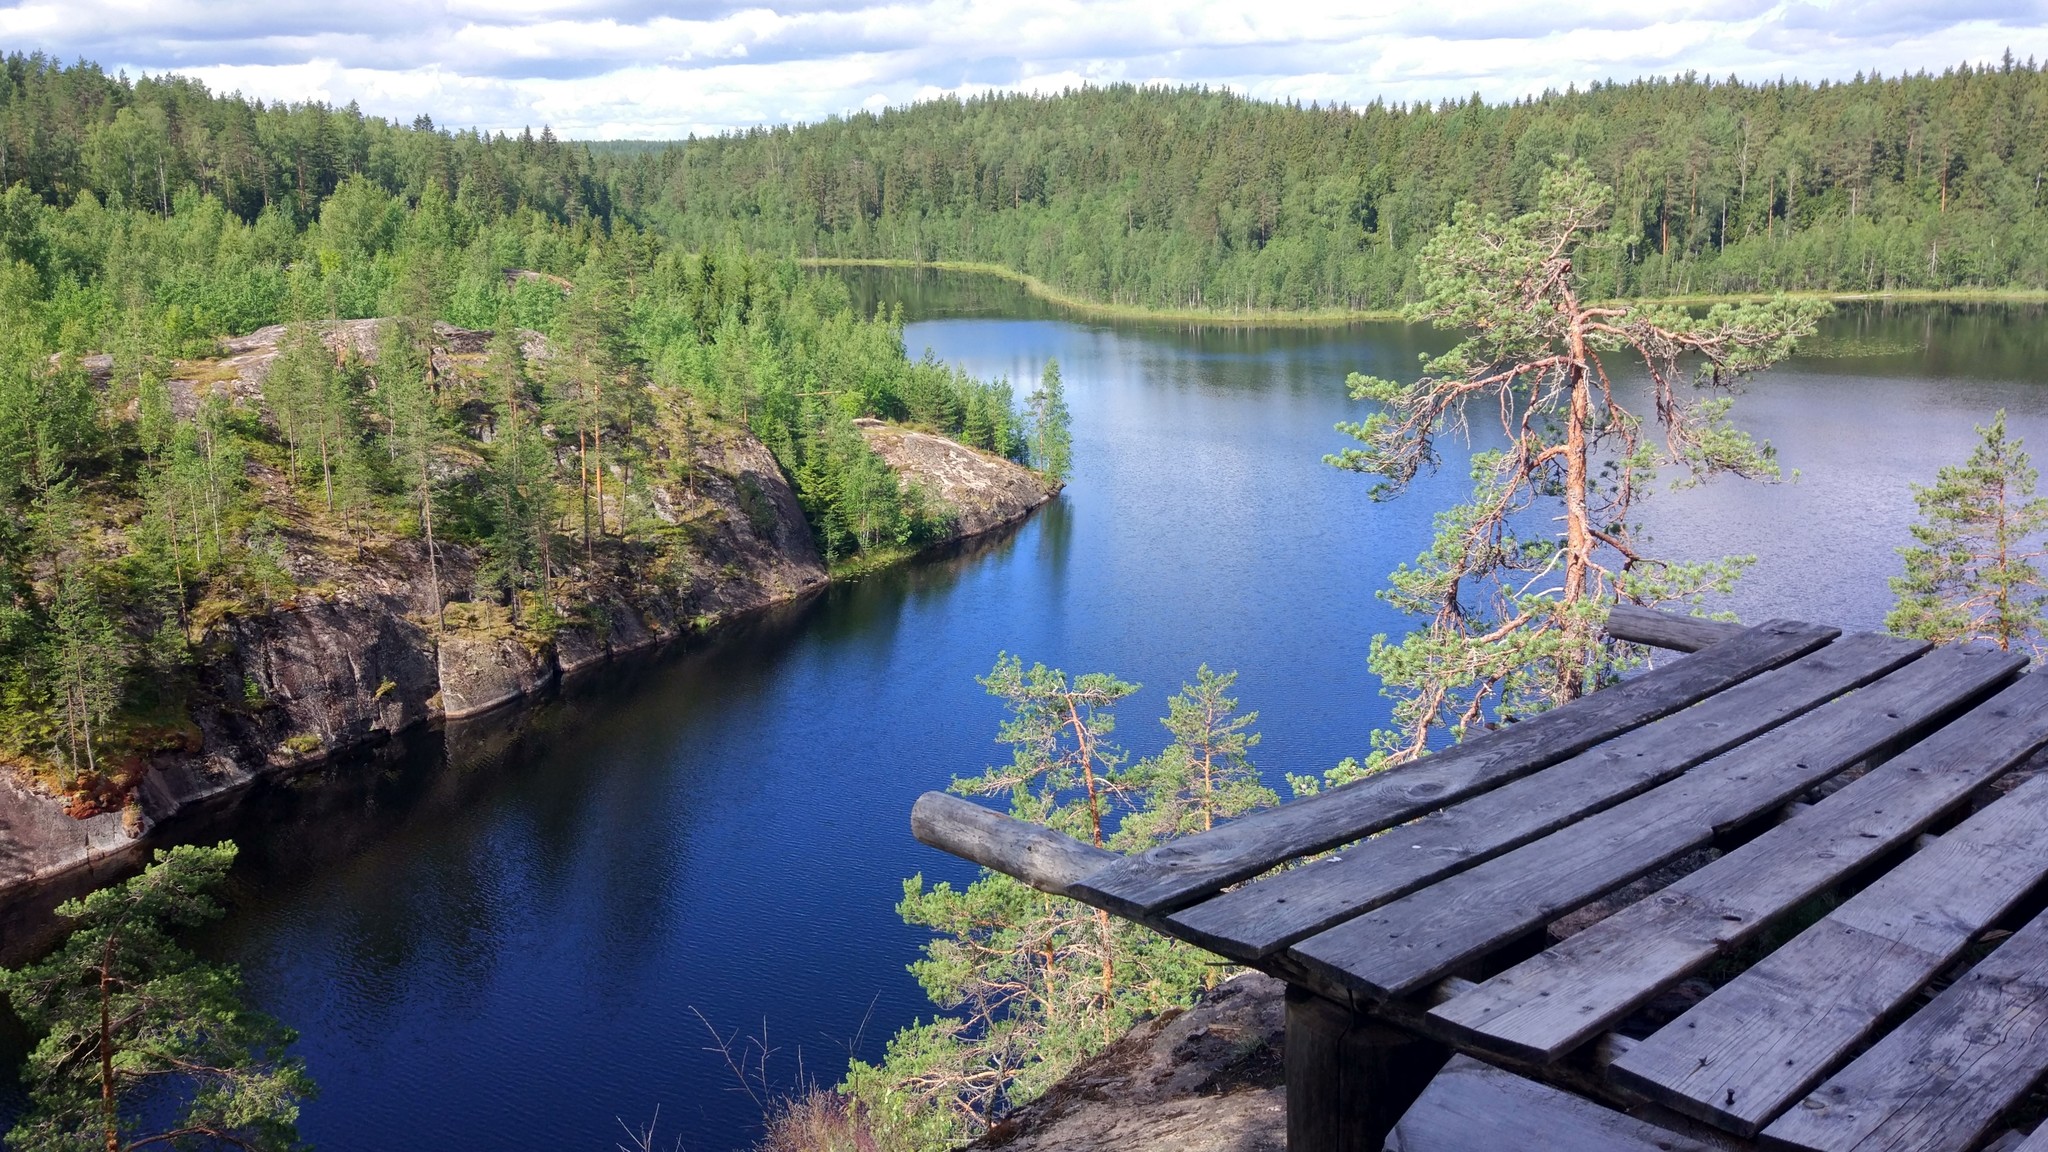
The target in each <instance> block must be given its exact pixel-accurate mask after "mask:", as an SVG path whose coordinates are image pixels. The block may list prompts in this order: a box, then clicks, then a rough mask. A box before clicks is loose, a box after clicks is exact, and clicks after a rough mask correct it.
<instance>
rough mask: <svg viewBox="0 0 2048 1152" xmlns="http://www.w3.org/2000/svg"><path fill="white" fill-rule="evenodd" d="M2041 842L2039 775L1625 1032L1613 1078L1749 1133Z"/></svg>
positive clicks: (2038, 864)
mask: <svg viewBox="0 0 2048 1152" xmlns="http://www.w3.org/2000/svg"><path fill="white" fill-rule="evenodd" d="M2044 844H2048V776H2042V777H2036V778H2035V779H2033V780H2031V781H2029V782H2027V783H2026V784H2024V785H2021V786H2020V787H2019V788H2017V789H2015V790H2014V791H2013V793H2012V794H2011V795H2010V796H2007V797H2006V798H2004V799H2002V800H2000V801H1998V802H1997V803H1994V804H1992V805H1990V806H1989V807H1987V808H1985V809H1984V810H1983V811H1981V812H1979V813H1977V814H1976V815H1974V816H1972V817H1970V818H1969V819H1968V820H1966V821H1964V822H1963V823H1962V824H1960V825H1958V826H1957V827H1956V828H1954V829H1953V830H1951V831H1949V832H1948V833H1946V834H1945V835H1943V836H1942V837H1941V838H1940V839H1939V840H1938V841H1936V842H1935V843H1934V844H1933V845H1932V846H1931V847H1929V848H1928V849H1926V850H1925V851H1923V852H1920V853H1918V854H1917V855H1915V856H1913V857H1912V858H1911V859H1909V860H1907V861H1906V862H1905V863H1904V864H1901V865H1900V866H1899V867H1897V868H1894V869H1892V870H1891V872H1889V873H1887V874H1886V875H1884V876H1883V877H1881V878H1880V879H1878V880H1877V881H1876V882H1875V883H1873V884H1871V885H1870V887H1868V888H1865V889H1864V890H1863V891H1861V892H1859V893H1857V894H1856V896H1855V897H1853V898H1852V899H1850V900H1849V901H1848V902H1846V903H1844V904H1843V905H1842V906H1841V907H1839V908H1836V909H1835V910H1834V911H1833V912H1831V913H1829V914H1828V916H1827V917H1826V918H1825V919H1823V920H1822V921H1821V922H1820V923H1818V924H1815V925H1814V926H1813V927H1811V928H1809V929H1807V930H1806V931H1805V932H1803V933H1801V934H1800V935H1799V937H1798V938H1797V939H1795V940H1793V941H1791V942H1790V943H1788V944H1786V945H1785V946H1784V947H1782V948H1780V949H1778V950H1777V951H1776V952H1773V953H1771V954H1770V955H1769V956H1766V957H1764V959H1762V960H1761V961H1758V962H1757V964H1756V965H1755V966H1754V967H1752V968H1751V969H1749V971H1747V972H1744V973H1743V974H1742V975H1741V976H1738V977H1736V978H1735V980H1733V981H1732V982H1730V983H1728V984H1727V985H1724V986H1723V987H1722V988H1720V989H1719V990H1717V991H1716V992H1715V993H1714V994H1713V995H1711V996H1709V997H1707V998H1706V999H1705V1000H1703V1001H1701V1002H1700V1003H1698V1004H1696V1005H1694V1006H1693V1008H1692V1009H1691V1010H1690V1011H1688V1012H1686V1013H1685V1014H1684V1015H1682V1016H1680V1017H1679V1018H1678V1019H1676V1020H1674V1021H1672V1022H1671V1023H1670V1024H1668V1025H1666V1026H1665V1027H1664V1028H1663V1029H1662V1030H1660V1031H1659V1032H1658V1033H1657V1034H1656V1035H1654V1036H1652V1037H1650V1038H1649V1039H1648V1040H1646V1041H1644V1042H1643V1043H1641V1044H1638V1045H1637V1046H1636V1047H1635V1048H1634V1049H1633V1050H1631V1051H1630V1052H1629V1053H1628V1055H1627V1056H1625V1057H1623V1058H1622V1059H1621V1060H1620V1061H1619V1062H1617V1063H1616V1064H1615V1066H1614V1070H1613V1075H1614V1077H1615V1079H1616V1081H1617V1082H1619V1083H1620V1084H1622V1085H1623V1086H1624V1087H1628V1088H1632V1089H1635V1090H1636V1091H1639V1092H1641V1093H1643V1094H1644V1095H1646V1096H1648V1097H1649V1098H1650V1099H1652V1100H1656V1101H1657V1102H1659V1103H1661V1104H1665V1105H1668V1106H1669V1107H1671V1108H1673V1109H1675V1110H1677V1111H1679V1112H1683V1113H1685V1114H1686V1115H1688V1116H1693V1117H1697V1118H1698V1119H1701V1120H1705V1121H1707V1122H1708V1123H1710V1124H1713V1125H1715V1126H1716V1127H1720V1128H1723V1129H1726V1130H1727V1131H1730V1132H1734V1133H1736V1134H1737V1135H1740V1136H1754V1135H1756V1134H1757V1133H1758V1132H1759V1131H1761V1130H1762V1129H1763V1126H1764V1125H1765V1124H1767V1123H1769V1122H1770V1120H1771V1118H1772V1117H1774V1116H1776V1115H1777V1114H1778V1113H1780V1112H1782V1111H1784V1110H1785V1108H1786V1107H1787V1106H1789V1105H1791V1104H1792V1103H1793V1102H1794V1101H1795V1100H1797V1099H1799V1097H1801V1096H1803V1095H1805V1094H1806V1092H1807V1090H1808V1089H1810V1088H1812V1087H1813V1086H1814V1085H1815V1084H1817V1083H1819V1082H1820V1080H1821V1078H1822V1077H1823V1076H1825V1075H1826V1074H1827V1072H1828V1070H1829V1069H1831V1068H1833V1067H1835V1065H1836V1064H1838V1063H1839V1062H1840V1061H1841V1059H1842V1058H1843V1057H1844V1056H1846V1055H1847V1054H1848V1053H1849V1051H1850V1050H1851V1049H1852V1048H1853V1047H1854V1046H1855V1045H1856V1044H1857V1043H1859V1042H1861V1041H1862V1040H1863V1038H1864V1037H1865V1036H1868V1035H1869V1034H1870V1033H1871V1032H1872V1031H1873V1030H1874V1029H1875V1028H1876V1027H1877V1025H1878V1023H1879V1022H1880V1021H1881V1020H1883V1019H1885V1018H1887V1017H1889V1016H1890V1015H1891V1014H1892V1013H1894V1012H1895V1011H1897V1010H1898V1009H1899V1008H1900V1007H1901V1006H1902V1005H1904V1004H1905V1003H1906V1002H1907V1001H1908V1000H1909V999H1911V997H1912V996H1913V995H1914V993H1916V992H1918V991H1919V990H1920V989H1921V988H1923V987H1925V986H1926V985H1927V983H1928V982H1929V981H1931V980H1933V979H1934V978H1935V977H1936V976H1937V975H1939V974H1940V973H1941V972H1942V970H1943V969H1945V968H1947V967H1948V966H1949V965H1950V964H1951V963H1952V962H1954V960H1955V959H1956V957H1957V956H1959V955H1961V954H1962V951H1963V949H1964V948H1965V947H1967V946H1968V945H1969V944H1970V942H1971V941H1972V940H1974V939H1976V937H1977V934H1978V933H1980V932H1982V931H1983V930H1984V929H1985V928H1987V927H1989V926H1990V925H1991V924H1992V922H1993V921H1995V920H1997V919H1998V918H1999V917H2001V916H2003V915H2005V914H2006V913H2007V912H2008V911H2010V910H2011V909H2012V908H2013V906H2014V905H2016V904H2017V903H2018V902H2019V901H2020V899H2021V898H2022V897H2024V896H2025V895H2026V894H2027V893H2028V892H2029V891H2032V890H2033V889H2034V887H2035V886H2036V885H2038V884H2039V883H2040V882H2041V881H2042V880H2043V879H2044V878H2048V852H2043V851H2041V848H2042V846H2043V845H2044ZM1848 973H1853V974H1854V976H1853V978H1845V974H1848Z"/></svg>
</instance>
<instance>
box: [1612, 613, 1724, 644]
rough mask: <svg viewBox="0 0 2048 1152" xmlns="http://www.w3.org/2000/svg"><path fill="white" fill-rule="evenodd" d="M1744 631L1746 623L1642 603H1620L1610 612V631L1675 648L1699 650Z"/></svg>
mask: <svg viewBox="0 0 2048 1152" xmlns="http://www.w3.org/2000/svg"><path fill="white" fill-rule="evenodd" d="M1741 631H1742V625H1740V624H1731V623H1728V622H1727V621H1723V620H1705V619H1701V618H1700V617H1698V616H1680V615H1679V614H1677V613H1675V612H1660V611H1658V610H1657V609H1655V608H1645V607H1643V606H1641V605H1640V604H1616V605H1615V606H1614V607H1613V609H1612V610H1610V611H1609V612H1608V613H1607V634H1608V635H1609V636H1612V637H1614V638H1615V639H1616V640H1626V641H1628V642H1629V643H1631V644H1647V645H1649V646H1650V647H1652V648H1669V649H1671V650H1672V651H1674V652H1697V651H1699V650H1700V649H1702V648H1705V647H1707V646H1708V645H1710V644H1719V643H1720V642H1721V641H1723V640H1726V639H1728V638H1729V637H1731V636H1734V635H1737V634H1739V633H1740V632H1741Z"/></svg>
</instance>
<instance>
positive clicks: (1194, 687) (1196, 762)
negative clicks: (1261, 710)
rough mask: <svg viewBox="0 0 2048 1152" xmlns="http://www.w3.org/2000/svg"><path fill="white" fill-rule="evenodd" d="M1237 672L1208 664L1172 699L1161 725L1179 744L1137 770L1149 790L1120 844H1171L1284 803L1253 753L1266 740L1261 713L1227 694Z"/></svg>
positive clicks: (1137, 780) (1123, 847) (1134, 847)
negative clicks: (1257, 727)
mask: <svg viewBox="0 0 2048 1152" xmlns="http://www.w3.org/2000/svg"><path fill="white" fill-rule="evenodd" d="M1236 682H1237V673H1235V672H1223V673H1219V672H1212V671H1210V669H1209V666H1208V665H1207V664H1204V665H1202V667H1201V668H1200V669H1198V670H1197V671H1196V673H1195V679H1194V682H1193V683H1191V684H1183V685H1181V689H1180V691H1179V692H1178V693H1175V694H1174V696H1173V697H1172V698H1171V699H1169V700H1167V702H1166V709H1167V711H1166V716H1165V717H1164V718H1162V719H1161V720H1160V724H1162V725H1164V726H1165V728H1166V730H1167V732H1169V733H1170V734H1172V736H1173V741H1172V743H1170V744H1168V745H1167V746H1166V748H1165V750H1164V751H1162V752H1160V753H1159V755H1157V756H1153V757H1149V758H1147V759H1145V760H1141V761H1139V762H1138V764H1137V765H1136V766H1134V767H1133V768H1132V769H1131V773H1130V776H1131V783H1132V785H1133V786H1134V787H1136V788H1138V789H1140V790H1142V791H1143V793H1144V795H1145V805H1144V807H1143V808H1142V809H1141V810H1140V811H1138V812H1136V813H1133V814H1132V815H1131V816H1129V817H1127V818H1126V819H1125V820H1124V822H1123V827H1122V828H1121V829H1119V831H1118V836H1117V840H1116V842H1115V844H1114V846H1115V847H1116V848H1117V849H1118V850H1120V851H1123V852H1133V851H1141V850H1143V849H1145V848H1149V847H1151V846H1152V845H1154V844H1157V843H1159V842H1161V841H1164V840H1169V839H1171V838H1173V837H1175V836H1180V835H1185V834H1188V833H1193V832H1206V831H1208V830H1209V829H1211V828H1214V827H1215V826H1216V823H1217V821H1219V820H1228V819H1231V818H1232V817H1236V816H1242V815H1243V814H1245V813H1246V812H1250V811H1253V810H1255V809H1259V808H1268V807H1271V806H1273V805H1275V804H1278V803H1279V802H1280V797H1279V794H1278V793H1276V792H1274V791H1273V790H1272V789H1271V788H1268V787H1266V786H1265V784H1264V783H1262V782H1261V781H1260V779H1259V770H1258V768H1257V767H1256V766H1255V765H1253V764H1252V761H1251V750H1252V748H1254V747H1255V746H1257V744H1258V742H1259V735H1258V733H1256V732H1254V731H1252V725H1253V724H1255V723H1257V722H1258V719H1259V714H1258V713H1257V712H1239V711H1238V710H1237V700H1236V698H1235V697H1233V696H1230V695H1228V693H1229V692H1230V689H1231V686H1232V685H1233V684H1235V683H1236Z"/></svg>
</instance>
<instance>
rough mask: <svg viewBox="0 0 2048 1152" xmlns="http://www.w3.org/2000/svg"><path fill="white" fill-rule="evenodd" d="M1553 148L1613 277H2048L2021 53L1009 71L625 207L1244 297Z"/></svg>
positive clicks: (855, 120) (770, 146)
mask: <svg viewBox="0 0 2048 1152" xmlns="http://www.w3.org/2000/svg"><path fill="white" fill-rule="evenodd" d="M1559 155H1565V156H1570V157H1574V158H1577V159H1582V160H1584V161H1585V162H1586V163H1587V164H1589V165H1590V166H1591V167H1592V169H1593V171H1594V172H1595V174H1596V175H1598V176H1599V178H1600V179H1601V180H1603V181H1606V182H1608V183H1610V184H1612V185H1613V187H1614V189H1615V192H1616V203H1617V209H1618V210H1617V213H1616V216H1615V219H1614V222H1613V229H1612V231H1611V234H1610V236H1609V237H1608V240H1609V241H1610V243H1609V244H1608V245H1607V246H1606V247H1605V249H1604V250H1603V251H1601V252H1600V253H1598V254H1596V256H1595V259H1594V264H1595V265H1596V266H1595V267H1593V268H1591V269H1588V271H1590V272H1591V273H1592V275H1591V277H1590V286H1591V287H1592V288H1594V289H1595V290H1598V291H1600V292H1603V293H1610V294H1614V295H1645V294H1651V295H1674V294H1706V293H1747V292H1756V291H1770V290H1776V289H1788V290H1847V291H1864V290H1928V289H1958V288H2029V289H2042V288H2048V195H2044V190H2043V174H2044V172H2048V73H2044V71H2043V70H2042V69H2041V68H2040V67H2037V66H2036V64H2035V63H2034V62H2033V61H2031V60H2029V61H2027V62H2026V63H2024V64H2022V63H2018V62H2016V61H2013V60H2011V59H2010V58H2008V59H2007V60H2006V61H2005V62H2004V63H2002V64H2001V65H1999V66H1996V67H1987V68H1972V67H1968V66H1965V67H1960V68H1956V69H1954V70H1951V71H1947V72H1944V73H1942V74H1941V75H1939V76H1930V75H1925V74H1920V75H1914V76H1901V77H1890V78H1883V77H1858V78H1857V79H1856V80H1854V81H1852V82H1850V83H1844V84H1830V83H1820V84H1807V83H1796V82H1784V81H1780V82H1773V83H1764V84H1744V83H1740V82H1737V81H1736V80H1735V79H1733V78H1732V77H1731V78H1729V79H1727V80H1722V81H1716V80H1710V79H1706V78H1699V77H1695V76H1692V75H1690V74H1688V75H1686V76H1684V77H1682V78H1678V79H1670V80H1662V79H1659V80H1643V81H1637V82H1634V83H1628V84H1599V85H1595V86H1594V87H1592V88H1590V89H1587V90H1584V91H1568V92H1563V93H1558V92H1547V93H1545V94H1543V95H1542V96H1538V97H1535V98H1532V99H1526V100H1518V101H1515V102H1513V103H1508V104H1486V103H1483V102H1481V101H1480V100H1479V99H1478V98H1477V97H1474V98H1473V99H1471V100H1467V101H1449V102H1445V103H1443V104H1440V105H1429V104H1414V105H1399V104H1393V105H1390V104H1383V103H1378V102H1375V103H1373V104H1370V105H1367V106H1365V107H1363V108H1347V107H1340V106H1318V105H1316V104H1309V105H1306V106H1303V105H1300V104H1295V103H1286V104H1276V103H1264V102H1259V101H1254V100H1247V99H1244V98H1242V97H1239V96H1234V95H1231V94H1229V93H1226V92H1219V91H1210V90H1202V89H1186V88H1183V89H1175V90H1165V89H1158V88H1136V87H1131V86H1116V87H1108V88H1091V89H1083V90H1080V91H1073V92H1068V93H1065V94H1062V95H1058V96H1029V95H995V96H988V97H981V98H977V99H973V100H968V101H959V100H940V101H934V102H931V103H926V104H919V105H917V106H915V107H911V108H907V109H903V110H900V111H891V112H886V113H883V114H881V115H869V114H865V113H864V114H860V115H856V116H853V117H850V118H847V119H844V120H837V119H835V120H831V121H827V122H825V123H822V124H815V125H810V126H807V127H799V128H776V129H772V130H760V131H752V132H747V133H744V134H740V135H734V136H728V137H723V138H720V139H715V140H702V141H696V142H692V143H690V144H688V145H686V146H684V147H681V148H679V149H675V150H671V151H668V152H662V153H653V154H644V155H641V156H639V157H636V158H634V159H632V160H631V161H630V163H629V165H628V167H629V170H631V171H633V172H634V173H635V176H634V179H633V180H632V181H631V184H632V186H633V187H634V188H635V190H636V194H635V196H634V197H633V199H632V200H631V202H630V203H631V207H632V210H633V211H634V212H636V213H640V214H643V215H644V217H645V218H646V219H648V220H650V221H653V222H658V223H659V225H660V226H661V227H662V228H664V229H665V230H667V231H668V232H669V233H670V234H672V235H674V236H676V237H678V238H680V239H682V240H683V241H684V242H685V243H687V244H691V245H705V244H716V243H721V242H726V241H730V240H737V241H739V242H741V243H744V244H746V245H748V246H751V247H756V248H761V249H767V250H772V251H776V252H794V253H797V254H800V255H804V256H827V257H889V258H899V259H920V260H970V261H987V262H996V263H1001V264H1004V265H1007V266H1009V267H1011V268H1013V269H1016V270H1017V271H1020V272H1025V273H1028V274H1030V275H1032V276H1036V277H1038V278H1039V279H1041V280H1044V281H1046V282H1047V283H1049V284H1051V285H1052V286H1053V287H1055V288H1056V289H1058V290H1060V291H1062V292H1065V293H1070V294H1074V295H1079V296H1085V297H1089V298H1092V299H1095V300H1099V301H1104V302H1111V303H1122V304H1131V305H1139V306H1149V307H1167V308H1188V307H1196V308H1211V309H1223V310H1234V309H1244V308H1252V309H1268V308H1289V309H1299V308H1384V307H1390V306H1395V305H1398V304H1400V303H1402V302H1403V301H1404V300H1405V299H1406V298H1407V297H1408V296H1409V294H1410V293H1411V292H1412V291H1413V257H1414V254H1415V252H1416V250H1417V249H1418V248H1419V246H1420V245H1421V244H1422V242H1423V241H1424V240H1426V239H1427V237H1428V236H1429V235H1430V233H1431V231H1432V230H1433V229H1435V228H1436V227H1437V226H1438V225H1439V224H1442V223H1444V222H1445V221H1446V220H1447V219H1448V218H1449V216H1450V214H1451V212H1452V210H1453V208H1454V207H1455V205H1457V204H1458V203H1459V202H1460V201H1466V200H1469V201H1474V202H1476V203H1478V204H1480V205H1481V206H1483V207H1485V208H1489V209H1494V210H1498V211H1501V212H1504V213H1508V212H1514V211H1517V210H1522V209H1526V208H1527V207H1528V206H1529V205H1530V203H1531V202H1532V199H1533V196H1534V192H1535V189H1536V186H1537V182H1538V179H1539V177H1540V174H1541V172H1542V171H1543V169H1544V167H1545V166H1546V165H1547V164H1549V163H1550V162H1551V161H1552V160H1553V159H1554V158H1555V157H1557V156H1559ZM646 190H658V193H659V194H658V196H657V197H656V198H655V199H653V200H652V201H649V200H647V199H646V198H645V195H644V193H645V191H646Z"/></svg>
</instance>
